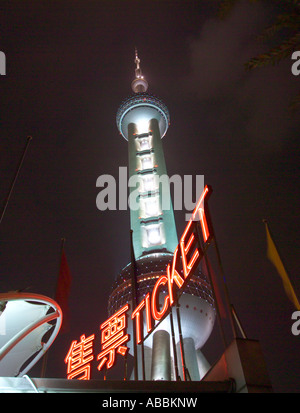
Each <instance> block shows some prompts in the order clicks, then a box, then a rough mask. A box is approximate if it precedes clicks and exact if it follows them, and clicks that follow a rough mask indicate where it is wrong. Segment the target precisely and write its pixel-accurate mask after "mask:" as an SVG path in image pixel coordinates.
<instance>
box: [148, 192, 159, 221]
mask: <svg viewBox="0 0 300 413" xmlns="http://www.w3.org/2000/svg"><path fill="white" fill-rule="evenodd" d="M145 212H146V215H147V216H148V217H153V216H157V215H159V205H158V198H157V197H149V198H146V199H145Z"/></svg>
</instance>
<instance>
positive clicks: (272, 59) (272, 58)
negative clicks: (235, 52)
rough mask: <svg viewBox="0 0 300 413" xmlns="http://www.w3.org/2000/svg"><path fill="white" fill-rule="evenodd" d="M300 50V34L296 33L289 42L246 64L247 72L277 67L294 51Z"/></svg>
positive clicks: (284, 42)
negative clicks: (264, 67) (269, 66)
mask: <svg viewBox="0 0 300 413" xmlns="http://www.w3.org/2000/svg"><path fill="white" fill-rule="evenodd" d="M299 48H300V33H296V34H295V35H294V36H292V37H291V38H289V39H288V40H285V41H283V42H282V43H281V44H280V45H279V46H277V47H274V48H273V49H271V50H270V51H269V52H268V53H263V54H260V55H258V56H257V57H253V58H252V59H250V60H249V61H248V62H247V63H245V68H246V70H251V69H254V68H257V67H263V66H267V65H269V64H271V65H273V66H274V65H275V64H277V63H279V62H280V60H282V59H284V58H285V57H289V56H291V54H292V53H293V51H294V50H297V49H299Z"/></svg>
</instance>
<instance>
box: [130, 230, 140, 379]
mask: <svg viewBox="0 0 300 413" xmlns="http://www.w3.org/2000/svg"><path fill="white" fill-rule="evenodd" d="M132 234H133V230H132V229H131V230H130V252H131V294H132V305H133V308H136V306H137V288H136V262H135V256H134V249H133V239H132ZM132 327H133V351H134V379H135V380H138V353H137V344H136V325H135V323H132Z"/></svg>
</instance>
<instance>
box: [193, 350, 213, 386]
mask: <svg viewBox="0 0 300 413" xmlns="http://www.w3.org/2000/svg"><path fill="white" fill-rule="evenodd" d="M196 354H197V361H198V369H199V374H200V380H202V378H203V377H204V376H205V374H206V373H207V372H208V370H209V369H210V367H211V366H210V364H209V362H208V361H207V360H206V358H205V356H204V354H203V353H202V351H201V350H200V349H198V350H197V351H196Z"/></svg>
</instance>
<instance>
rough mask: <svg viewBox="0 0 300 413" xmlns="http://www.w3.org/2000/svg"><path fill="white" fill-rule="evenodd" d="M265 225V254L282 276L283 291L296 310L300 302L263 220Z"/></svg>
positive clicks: (299, 307)
mask: <svg viewBox="0 0 300 413" xmlns="http://www.w3.org/2000/svg"><path fill="white" fill-rule="evenodd" d="M264 223H265V226H266V235H267V248H268V249H267V256H268V258H269V260H270V261H271V262H272V264H273V265H274V266H275V268H276V269H277V271H278V273H279V275H280V277H281V278H282V282H283V287H284V289H285V292H286V294H287V296H288V297H289V299H290V300H291V302H292V303H293V304H294V305H295V307H296V309H297V310H300V304H299V301H298V298H297V296H296V294H295V291H294V288H293V286H292V284H291V282H290V279H289V276H288V274H287V272H286V270H285V268H284V265H283V263H282V261H281V258H280V256H279V253H278V251H277V248H276V246H275V244H274V241H273V239H272V237H271V234H270V231H269V227H268V223H267V221H265V220H264Z"/></svg>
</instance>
